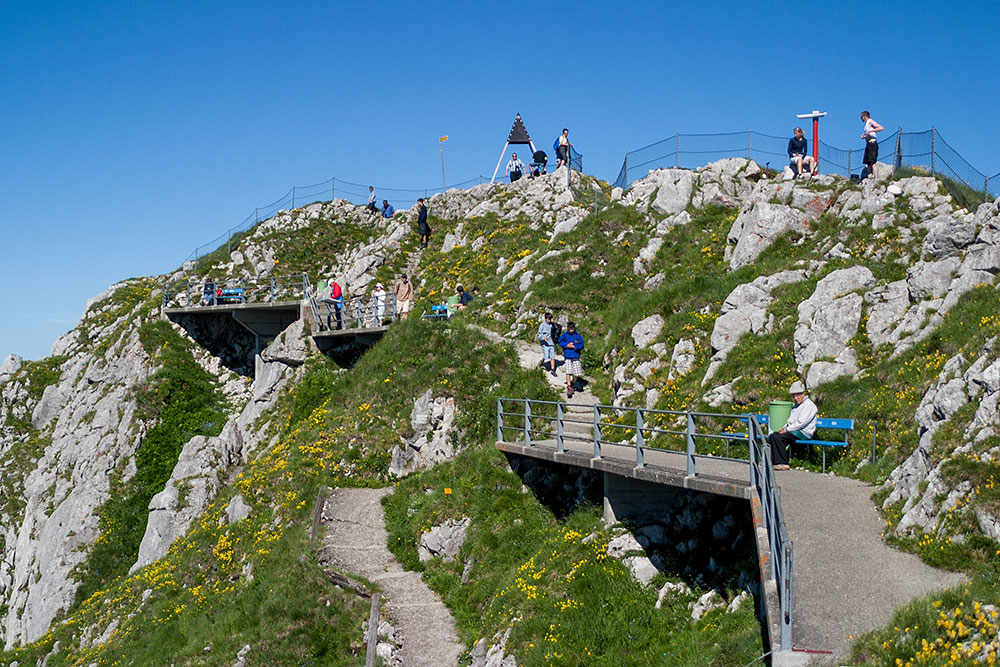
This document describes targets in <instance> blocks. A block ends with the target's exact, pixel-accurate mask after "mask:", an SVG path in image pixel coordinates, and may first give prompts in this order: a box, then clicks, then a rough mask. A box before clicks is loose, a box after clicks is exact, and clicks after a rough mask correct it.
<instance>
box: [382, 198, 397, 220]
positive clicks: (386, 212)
mask: <svg viewBox="0 0 1000 667" xmlns="http://www.w3.org/2000/svg"><path fill="white" fill-rule="evenodd" d="M395 212H396V209H394V208H393V207H392V204H390V203H389V200H387V199H383V200H382V217H383V218H391V217H392V214H393V213H395Z"/></svg>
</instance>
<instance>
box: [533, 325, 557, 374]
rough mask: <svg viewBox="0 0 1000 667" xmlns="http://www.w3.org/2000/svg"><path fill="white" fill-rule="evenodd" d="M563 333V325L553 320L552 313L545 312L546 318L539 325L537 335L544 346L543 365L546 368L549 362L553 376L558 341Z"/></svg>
mask: <svg viewBox="0 0 1000 667" xmlns="http://www.w3.org/2000/svg"><path fill="white" fill-rule="evenodd" d="M556 327H558V329H557V328H556ZM557 331H558V333H557ZM561 333H562V327H561V326H559V324H558V323H556V322H553V321H552V313H545V319H543V320H542V323H541V324H539V325H538V334H537V336H538V343H539V344H540V345H541V346H542V367H543V368H544V367H545V362H548V364H549V372H550V373H552V376H553V377H555V375H556V341H557V340H559V334H561Z"/></svg>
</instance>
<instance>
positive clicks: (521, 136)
mask: <svg viewBox="0 0 1000 667" xmlns="http://www.w3.org/2000/svg"><path fill="white" fill-rule="evenodd" d="M510 145H514V146H517V145H527V146H530V147H531V152H532V153H534V152H535V144H533V143H532V142H531V136H530V135H528V128H526V127H525V126H524V121H523V120H521V114H517V115H516V116H514V125H513V126H511V128H510V134H508V135H507V142H506V143H505V144H504V145H503V150H502V151H500V159H499V160H497V168H496V169H494V170H493V178H491V179H490V183H492V182H493V181H494V180H496V177H497V172H498V171H500V163H501V162H503V156H504V154H506V153H507V147H508V146H510Z"/></svg>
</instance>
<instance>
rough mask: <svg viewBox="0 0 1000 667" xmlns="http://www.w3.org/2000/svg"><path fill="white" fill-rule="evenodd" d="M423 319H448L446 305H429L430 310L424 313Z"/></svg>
mask: <svg viewBox="0 0 1000 667" xmlns="http://www.w3.org/2000/svg"><path fill="white" fill-rule="evenodd" d="M424 319H430V320H446V319H448V306H446V305H445V304H441V305H440V306H431V312H429V313H424Z"/></svg>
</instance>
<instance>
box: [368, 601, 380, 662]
mask: <svg viewBox="0 0 1000 667" xmlns="http://www.w3.org/2000/svg"><path fill="white" fill-rule="evenodd" d="M378 598H379V594H378V593H372V606H371V610H370V611H369V613H368V634H367V635H366V636H365V643H366V644H367V646H366V648H365V667H375V665H376V664H377V662H378V619H379V609H378V608H379V601H378Z"/></svg>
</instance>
